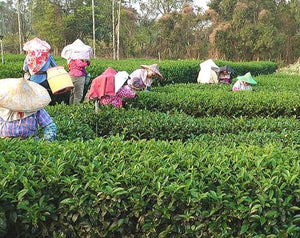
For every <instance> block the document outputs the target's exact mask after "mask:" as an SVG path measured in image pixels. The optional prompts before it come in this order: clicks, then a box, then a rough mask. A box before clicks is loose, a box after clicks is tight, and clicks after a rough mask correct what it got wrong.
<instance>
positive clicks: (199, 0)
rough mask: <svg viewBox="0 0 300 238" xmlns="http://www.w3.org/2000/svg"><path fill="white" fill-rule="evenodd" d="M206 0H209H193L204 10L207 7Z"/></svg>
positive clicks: (207, 0)
mask: <svg viewBox="0 0 300 238" xmlns="http://www.w3.org/2000/svg"><path fill="white" fill-rule="evenodd" d="M208 2H209V0H194V3H195V5H196V6H198V7H202V8H204V10H206V9H208V7H207V3H208Z"/></svg>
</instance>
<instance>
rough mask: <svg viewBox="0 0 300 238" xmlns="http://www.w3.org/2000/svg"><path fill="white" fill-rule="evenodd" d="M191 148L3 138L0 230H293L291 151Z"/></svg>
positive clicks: (35, 233)
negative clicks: (0, 226)
mask: <svg viewBox="0 0 300 238" xmlns="http://www.w3.org/2000/svg"><path fill="white" fill-rule="evenodd" d="M197 142H198V143H196V144H195V143H185V144H183V143H181V142H179V141H174V142H171V143H169V142H164V141H155V140H150V141H145V140H141V141H124V140H123V139H122V138H120V137H111V138H108V139H101V138H97V139H95V140H89V141H86V142H84V141H81V140H78V141H75V142H73V143H70V142H69V141H60V142H53V143H51V146H49V145H48V144H44V143H42V142H39V141H34V140H26V141H20V140H17V139H13V140H6V139H5V140H2V141H1V144H0V149H1V151H4V152H3V153H2V157H1V159H0V163H1V167H0V168H1V173H0V178H1V180H0V181H1V191H5V192H4V193H1V195H0V199H1V205H2V206H1V211H0V214H1V220H2V221H3V222H2V224H9V226H6V227H5V226H4V227H2V229H1V232H2V234H5V231H6V232H7V231H9V232H10V234H11V235H12V236H28V235H27V234H30V237H41V236H43V237H46V236H55V235H56V236H57V235H60V237H73V236H81V237H82V236H84V237H97V236H99V237H124V236H128V235H129V234H130V235H133V236H136V237H157V236H159V234H160V236H163V237H164V236H166V235H168V236H181V237H199V236H201V234H203V232H204V233H206V235H207V236H217V235H218V234H223V237H235V236H239V235H243V234H244V235H246V236H251V237H254V236H255V235H256V236H259V235H260V236H261V235H264V234H274V236H283V235H287V234H289V235H290V236H292V237H293V236H295V234H297V232H299V229H300V228H299V226H298V225H297V221H298V219H299V217H298V215H297V214H298V210H299V207H298V205H297V204H299V188H298V186H297V184H299V161H298V160H297V157H298V156H299V153H298V152H297V151H296V150H294V149H293V147H282V146H280V144H277V143H276V144H273V143H270V144H265V145H264V146H263V147H261V146H255V145H252V146H251V145H245V144H244V145H221V144H219V141H217V142H215V141H214V140H211V141H208V140H206V138H203V139H202V140H200V139H199V141H197ZM29 151H30V152H29ZM3 228H4V229H3ZM163 234H164V235H163Z"/></svg>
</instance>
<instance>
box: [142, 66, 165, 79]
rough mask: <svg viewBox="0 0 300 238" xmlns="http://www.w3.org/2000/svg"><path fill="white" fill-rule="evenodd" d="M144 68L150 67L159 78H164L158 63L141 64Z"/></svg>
mask: <svg viewBox="0 0 300 238" xmlns="http://www.w3.org/2000/svg"><path fill="white" fill-rule="evenodd" d="M141 67H142V68H143V69H149V70H151V71H152V72H153V73H154V74H155V75H156V76H158V77H159V78H163V76H162V75H161V73H160V72H159V69H158V65H157V64H151V65H141Z"/></svg>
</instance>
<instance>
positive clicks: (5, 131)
mask: <svg viewBox="0 0 300 238" xmlns="http://www.w3.org/2000/svg"><path fill="white" fill-rule="evenodd" d="M38 126H40V127H41V128H43V129H44V137H45V139H47V140H50V141H51V140H53V139H54V138H55V136H56V126H55V124H54V122H53V120H52V119H51V117H50V116H49V114H48V113H47V112H46V111H45V109H41V110H39V111H37V112H36V113H34V114H32V115H30V116H28V117H25V118H23V119H20V120H14V121H7V122H5V121H4V120H3V119H2V118H1V117H0V137H21V138H27V137H29V136H33V135H35V134H36V133H37V130H38ZM49 133H50V134H49ZM48 134H49V135H48Z"/></svg>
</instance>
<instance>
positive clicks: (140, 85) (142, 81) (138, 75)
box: [127, 69, 152, 91]
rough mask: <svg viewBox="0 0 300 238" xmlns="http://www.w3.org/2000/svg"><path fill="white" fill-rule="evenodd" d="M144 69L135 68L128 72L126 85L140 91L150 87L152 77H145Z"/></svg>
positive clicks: (145, 71)
mask: <svg viewBox="0 0 300 238" xmlns="http://www.w3.org/2000/svg"><path fill="white" fill-rule="evenodd" d="M147 74H148V72H147V70H146V69H137V70H135V71H133V72H132V73H131V74H130V79H128V80H127V83H128V85H129V86H130V87H131V88H132V89H134V90H138V91H141V90H143V89H145V88H147V87H149V88H150V87H151V84H152V79H151V78H148V77H147Z"/></svg>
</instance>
